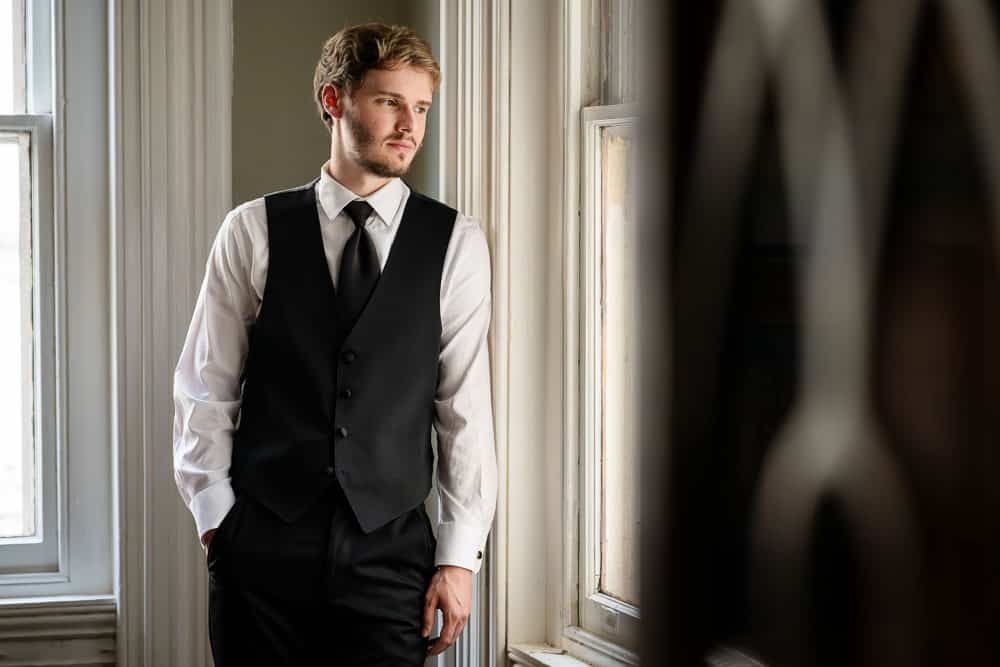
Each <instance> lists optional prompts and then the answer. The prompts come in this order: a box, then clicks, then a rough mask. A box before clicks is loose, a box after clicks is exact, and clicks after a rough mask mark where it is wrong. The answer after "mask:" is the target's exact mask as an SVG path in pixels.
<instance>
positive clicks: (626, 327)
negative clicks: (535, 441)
mask: <svg viewBox="0 0 1000 667" xmlns="http://www.w3.org/2000/svg"><path fill="white" fill-rule="evenodd" d="M601 155H602V165H601V172H602V174H601V183H602V190H603V191H602V193H601V202H602V215H601V217H602V231H601V233H602V243H603V262H602V265H603V266H602V276H601V282H602V290H601V291H602V295H603V304H602V305H603V313H602V328H603V332H602V340H603V351H602V356H603V359H602V361H603V364H602V366H603V374H604V381H603V397H602V403H603V406H602V414H603V429H602V430H603V433H602V443H601V446H602V448H603V449H602V457H601V460H602V475H603V479H602V487H603V498H602V510H603V511H602V519H601V527H602V532H603V535H602V536H601V541H602V543H601V573H600V586H599V587H600V590H601V591H602V592H604V593H607V594H608V595H611V596H612V597H615V598H618V599H620V600H623V601H625V602H630V603H632V604H634V605H638V602H639V590H638V589H639V573H638V564H639V448H638V442H637V435H638V433H637V428H638V423H639V422H638V415H637V413H636V405H637V404H638V402H639V401H638V399H639V395H638V369H639V367H640V366H639V364H641V363H642V358H641V354H640V352H641V350H639V349H638V346H637V336H638V333H639V332H638V331H637V330H636V327H635V323H636V322H637V321H639V312H638V310H637V305H638V301H639V299H638V289H639V284H638V280H637V271H636V267H637V264H638V250H639V247H638V242H637V241H638V234H637V231H638V230H637V229H636V215H635V213H636V192H635V190H636V188H635V185H636V179H635V172H634V156H635V151H634V141H633V134H632V129H631V128H630V127H626V126H611V127H607V128H604V130H603V131H602V139H601Z"/></svg>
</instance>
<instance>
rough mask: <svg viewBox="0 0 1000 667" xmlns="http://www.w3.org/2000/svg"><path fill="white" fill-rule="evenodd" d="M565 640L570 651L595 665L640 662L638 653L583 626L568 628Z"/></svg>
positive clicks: (610, 666) (614, 666)
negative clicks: (588, 630)
mask: <svg viewBox="0 0 1000 667" xmlns="http://www.w3.org/2000/svg"><path fill="white" fill-rule="evenodd" d="M563 640H564V641H565V643H566V650H567V651H568V652H569V653H571V654H573V655H575V656H577V657H579V658H580V659H582V660H586V661H587V662H588V663H590V664H593V665H595V667H624V666H625V665H638V664H639V654H638V653H636V652H634V651H630V650H628V649H626V648H623V647H622V646H619V645H618V644H615V643H614V642H610V641H608V640H607V639H604V638H602V637H598V636H597V635H595V634H593V633H591V632H587V631H586V630H584V629H583V628H579V627H569V628H566V631H565V633H564V635H563Z"/></svg>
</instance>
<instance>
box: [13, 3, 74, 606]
mask: <svg viewBox="0 0 1000 667" xmlns="http://www.w3.org/2000/svg"><path fill="white" fill-rule="evenodd" d="M14 18H15V20H16V19H17V18H23V19H24V20H25V24H26V25H25V37H26V39H25V42H24V46H25V50H26V58H25V63H24V64H25V68H26V71H25V73H24V77H25V100H24V101H25V110H24V111H25V113H17V114H11V115H0V132H24V133H27V134H28V137H29V159H30V175H29V181H30V188H29V192H30V193H31V197H30V201H29V202H28V205H29V207H30V209H31V254H32V285H31V300H32V309H31V310H32V321H33V326H32V330H31V332H32V337H33V341H32V350H33V372H34V381H33V382H32V389H33V396H32V397H31V400H32V401H33V402H34V406H35V409H36V415H37V416H36V418H35V419H34V420H33V430H34V432H33V438H34V443H35V447H34V456H33V460H32V466H33V468H34V471H35V488H34V496H35V502H36V503H37V506H40V507H41V512H39V513H38V514H37V515H36V522H37V523H36V525H35V534H34V535H32V536H28V537H10V538H0V585H3V584H15V583H16V584H28V583H43V582H46V583H48V582H61V581H66V580H67V575H66V573H65V571H64V566H63V562H64V559H63V558H62V556H64V554H60V552H59V545H60V544H61V543H64V542H65V540H64V539H61V537H62V536H61V535H60V533H59V531H60V527H59V521H58V516H59V511H58V505H57V503H58V499H59V494H58V489H59V487H60V486H61V484H60V483H59V481H58V478H57V475H58V472H59V468H60V467H59V466H57V465H56V462H57V455H58V452H59V447H58V446H57V442H58V440H59V434H58V430H57V429H56V428H54V427H55V425H56V423H57V422H56V405H55V400H54V399H55V392H54V391H53V389H54V387H55V377H56V368H55V366H56V365H55V363H54V362H55V356H56V355H53V354H43V353H42V352H43V351H44V350H53V349H54V324H55V318H54V309H53V306H54V298H53V297H54V294H53V291H52V289H49V288H50V287H52V286H53V285H54V281H53V280H52V278H51V276H53V275H54V269H55V267H54V253H53V240H54V239H53V233H52V232H53V224H52V222H53V218H54V216H53V197H52V192H53V190H52V180H53V154H52V125H53V124H52V114H51V111H52V106H51V100H52V97H51V93H50V91H51V88H52V72H51V60H50V49H51V34H52V15H51V8H50V6H49V4H48V3H44V2H33V1H27V2H25V3H24V15H23V17H22V16H20V12H15V13H14ZM53 518H55V519H56V520H53ZM2 596H3V589H0V597H2Z"/></svg>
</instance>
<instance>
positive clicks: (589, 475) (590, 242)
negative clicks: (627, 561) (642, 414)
mask: <svg viewBox="0 0 1000 667" xmlns="http://www.w3.org/2000/svg"><path fill="white" fill-rule="evenodd" d="M636 124H637V114H636V110H635V108H634V107H632V106H630V105H607V106H598V107H586V108H584V109H583V110H582V122H581V131H582V148H583V156H582V157H583V178H582V183H581V207H580V210H581V216H580V217H581V222H582V229H581V230H580V232H581V234H580V240H581V253H580V269H581V281H582V284H581V296H580V313H579V320H578V321H579V323H580V330H581V350H580V355H579V359H580V366H581V367H580V371H579V373H580V374H579V377H580V380H581V381H580V395H579V420H580V421H579V429H580V430H579V433H580V458H579V461H580V462H579V479H580V481H581V483H580V485H579V487H578V488H579V495H580V497H579V507H580V526H579V529H578V531H577V545H578V546H577V554H578V558H579V563H578V572H579V578H578V581H577V585H578V587H579V588H578V591H579V608H578V610H577V615H576V617H575V618H576V621H577V623H576V626H575V627H570V628H569V629H568V635H569V636H570V637H571V638H573V639H574V640H576V641H579V642H581V643H584V644H589V645H591V647H592V648H595V649H601V650H604V651H606V652H607V651H612V652H613V653H615V657H617V658H618V659H620V660H623V661H624V662H631V661H632V659H633V657H634V656H633V655H632V654H634V653H635V652H636V649H637V647H638V642H639V608H638V607H636V606H635V605H632V604H628V603H626V602H623V601H621V600H618V599H616V598H614V597H611V596H610V595H607V594H605V593H603V592H601V591H600V590H599V588H598V582H599V578H600V572H601V550H600V536H601V535H602V526H601V504H602V503H601V501H602V498H603V488H602V479H601V477H602V476H601V457H602V447H601V432H602V423H603V415H602V411H601V394H602V384H603V378H602V376H601V346H602V343H603V341H602V338H601V303H602V298H603V295H602V293H601V257H602V242H601V229H602V219H601V214H602V205H601V193H602V186H603V183H602V174H601V158H602V156H601V132H602V130H604V129H605V128H608V127H615V126H632V127H635V126H636ZM590 547H593V548H590ZM614 647H618V648H620V649H621V650H616V649H615V648H614Z"/></svg>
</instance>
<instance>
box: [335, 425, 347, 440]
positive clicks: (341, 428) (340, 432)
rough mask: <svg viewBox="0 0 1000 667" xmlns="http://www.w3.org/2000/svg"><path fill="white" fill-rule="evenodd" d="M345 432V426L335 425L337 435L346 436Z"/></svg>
mask: <svg viewBox="0 0 1000 667" xmlns="http://www.w3.org/2000/svg"><path fill="white" fill-rule="evenodd" d="M347 433H348V431H347V427H346V426H338V427H337V435H339V436H340V437H341V438H346V437H347Z"/></svg>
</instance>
